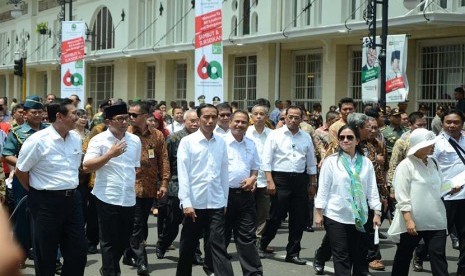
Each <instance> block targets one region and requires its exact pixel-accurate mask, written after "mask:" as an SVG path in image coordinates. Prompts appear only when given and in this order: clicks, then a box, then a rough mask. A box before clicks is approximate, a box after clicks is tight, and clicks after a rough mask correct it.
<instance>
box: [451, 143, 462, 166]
mask: <svg viewBox="0 0 465 276" xmlns="http://www.w3.org/2000/svg"><path fill="white" fill-rule="evenodd" d="M449 143H450V144H451V146H452V147H453V148H454V150H455V152H457V155H458V156H459V157H460V160H462V162H463V164H464V165H465V158H464V157H463V155H462V153H465V150H464V149H463V148H462V147H461V146H460V145H459V144H458V143H457V142H455V140H454V139H452V137H450V138H449ZM461 152H462V153H461Z"/></svg>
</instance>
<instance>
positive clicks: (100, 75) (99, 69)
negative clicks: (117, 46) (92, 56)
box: [89, 65, 114, 110]
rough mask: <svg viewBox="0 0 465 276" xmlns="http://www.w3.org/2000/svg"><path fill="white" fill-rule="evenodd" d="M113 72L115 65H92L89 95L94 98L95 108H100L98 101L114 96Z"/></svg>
mask: <svg viewBox="0 0 465 276" xmlns="http://www.w3.org/2000/svg"><path fill="white" fill-rule="evenodd" d="M113 74H114V67H113V65H104V66H91V67H90V73H89V78H90V82H89V94H90V96H89V97H91V98H93V99H94V110H98V106H97V104H98V103H100V102H102V101H103V100H107V99H109V98H113V86H114V82H113Z"/></svg>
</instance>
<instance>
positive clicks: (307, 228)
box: [305, 226, 315, 233]
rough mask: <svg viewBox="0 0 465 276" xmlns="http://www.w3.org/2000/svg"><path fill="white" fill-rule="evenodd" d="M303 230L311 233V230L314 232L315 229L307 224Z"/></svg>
mask: <svg viewBox="0 0 465 276" xmlns="http://www.w3.org/2000/svg"><path fill="white" fill-rule="evenodd" d="M305 231H307V232H310V233H312V232H315V229H313V227H311V226H307V227H306V228H305Z"/></svg>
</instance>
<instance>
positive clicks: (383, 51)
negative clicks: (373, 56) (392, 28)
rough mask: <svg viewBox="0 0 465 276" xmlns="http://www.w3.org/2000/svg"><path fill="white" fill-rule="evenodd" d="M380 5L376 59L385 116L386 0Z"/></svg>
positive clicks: (382, 0)
mask: <svg viewBox="0 0 465 276" xmlns="http://www.w3.org/2000/svg"><path fill="white" fill-rule="evenodd" d="M378 3H380V4H381V5H382V7H383V11H382V21H381V52H380V54H379V56H378V59H379V60H380V62H381V93H380V97H381V102H380V103H381V107H382V108H383V110H384V113H385V114H384V115H386V61H387V60H388V59H387V57H386V44H387V36H388V0H381V1H379V2H378Z"/></svg>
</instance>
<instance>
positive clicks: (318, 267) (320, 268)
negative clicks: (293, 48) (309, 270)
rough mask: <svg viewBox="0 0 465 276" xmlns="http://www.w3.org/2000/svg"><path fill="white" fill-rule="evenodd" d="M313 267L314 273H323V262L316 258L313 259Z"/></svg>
mask: <svg viewBox="0 0 465 276" xmlns="http://www.w3.org/2000/svg"><path fill="white" fill-rule="evenodd" d="M313 269H314V270H315V274H316V275H323V274H324V272H325V264H324V263H323V264H322V263H320V262H319V261H317V260H314V261H313Z"/></svg>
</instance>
